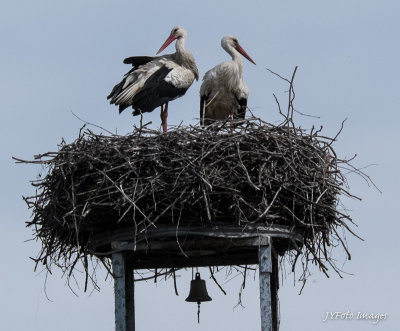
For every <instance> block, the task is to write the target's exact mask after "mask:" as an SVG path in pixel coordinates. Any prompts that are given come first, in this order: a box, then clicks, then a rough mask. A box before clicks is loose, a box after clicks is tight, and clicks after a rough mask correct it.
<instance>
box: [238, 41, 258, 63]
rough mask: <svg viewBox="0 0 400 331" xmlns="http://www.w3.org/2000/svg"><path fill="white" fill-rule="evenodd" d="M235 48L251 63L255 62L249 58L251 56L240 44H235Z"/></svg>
mask: <svg viewBox="0 0 400 331" xmlns="http://www.w3.org/2000/svg"><path fill="white" fill-rule="evenodd" d="M236 50H237V51H238V52H239V53H240V54H242V55H243V56H244V57H245V58H246V59H247V60H249V61H250V62H251V63H253V64H256V63H255V62H254V61H253V60H252V59H251V57H250V56H249V54H247V53H246V51H245V50H244V49H243V48H242V47H241V46H240V45H237V46H236Z"/></svg>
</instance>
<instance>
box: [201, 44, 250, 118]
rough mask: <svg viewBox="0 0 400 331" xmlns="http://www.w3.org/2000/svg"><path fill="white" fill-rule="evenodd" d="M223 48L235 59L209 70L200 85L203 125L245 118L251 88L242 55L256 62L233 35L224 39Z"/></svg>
mask: <svg viewBox="0 0 400 331" xmlns="http://www.w3.org/2000/svg"><path fill="white" fill-rule="evenodd" d="M221 46H222V48H223V49H224V50H225V51H227V52H228V53H229V55H230V56H232V61H226V62H222V63H220V64H218V65H217V66H215V67H214V68H212V69H211V70H209V71H207V72H206V74H205V75H204V77H203V83H202V84H201V87H200V124H201V125H209V124H211V123H212V122H213V121H216V120H224V119H227V118H229V117H239V118H244V116H245V114H246V108H247V97H248V96H249V89H248V87H247V86H246V84H245V83H244V82H243V79H242V58H241V56H240V54H242V55H243V56H244V57H245V58H246V59H247V60H249V61H250V62H251V63H254V64H255V62H254V61H253V60H252V59H251V58H250V56H249V55H248V54H247V53H246V52H245V50H244V49H243V48H242V47H241V46H240V45H239V42H238V40H237V39H236V38H235V37H233V36H225V37H223V38H222V39H221Z"/></svg>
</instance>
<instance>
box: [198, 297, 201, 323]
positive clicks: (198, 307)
mask: <svg viewBox="0 0 400 331" xmlns="http://www.w3.org/2000/svg"><path fill="white" fill-rule="evenodd" d="M200 303H201V302H200V301H197V323H198V324H200Z"/></svg>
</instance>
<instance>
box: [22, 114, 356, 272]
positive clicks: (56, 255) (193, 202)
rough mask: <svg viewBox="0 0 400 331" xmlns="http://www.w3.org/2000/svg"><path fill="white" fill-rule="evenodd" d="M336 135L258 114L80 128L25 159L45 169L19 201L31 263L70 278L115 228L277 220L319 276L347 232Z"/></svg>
mask: <svg viewBox="0 0 400 331" xmlns="http://www.w3.org/2000/svg"><path fill="white" fill-rule="evenodd" d="M335 138H336V137H335ZM335 138H327V137H324V136H322V135H321V134H320V131H318V130H311V131H307V132H306V131H304V130H302V129H300V128H296V127H294V126H293V125H290V123H289V122H285V124H284V125H277V126H275V125H272V124H269V123H266V122H264V121H262V120H260V119H257V118H251V119H248V120H244V121H241V122H228V123H224V124H218V125H215V126H213V127H212V128H211V129H210V128H208V129H204V128H201V127H198V126H187V127H178V128H175V129H173V130H171V131H169V132H168V133H166V134H161V133H160V132H158V131H152V130H148V129H146V128H145V127H141V128H136V129H135V130H134V131H133V133H132V134H129V135H126V136H120V135H102V134H96V133H94V132H92V131H90V130H88V129H86V130H85V131H81V133H80V135H79V137H78V138H77V139H76V140H75V141H74V142H73V143H70V144H67V143H65V142H64V141H63V142H62V143H61V144H60V145H59V150H58V151H57V152H49V153H45V154H42V155H39V156H37V157H36V161H24V162H33V163H40V164H42V165H45V166H46V167H47V172H46V174H45V176H44V177H43V178H42V179H40V180H38V181H35V182H33V185H34V186H36V187H37V191H36V195H35V196H33V197H29V198H26V202H27V204H28V206H29V207H30V208H32V211H33V218H32V220H31V221H30V222H28V226H29V227H31V228H33V229H34V235H35V237H36V238H37V239H39V240H40V241H41V242H42V249H41V252H40V253H39V255H38V257H37V258H36V259H35V260H36V262H37V263H43V264H44V265H45V266H46V267H47V268H49V267H50V266H51V265H52V264H55V265H57V266H59V267H61V268H62V269H63V270H64V271H67V272H68V273H69V274H70V273H71V272H72V270H73V268H74V266H75V264H76V262H77V261H78V260H79V259H82V261H83V262H84V266H85V269H86V272H87V263H88V262H87V259H88V257H91V255H92V254H93V252H91V251H90V250H89V249H88V246H87V245H88V243H89V242H90V239H91V237H92V236H93V235H95V234H99V233H102V232H105V231H111V230H115V229H118V228H121V227H123V228H125V227H126V228H130V229H134V230H135V233H140V232H141V233H143V232H144V231H146V229H149V228H151V229H154V228H155V227H157V225H160V224H184V225H197V226H205V227H206V226H209V225H216V224H222V225H234V226H237V227H242V228H243V229H244V228H246V226H247V225H254V224H264V225H277V224H278V225H285V226H290V227H292V228H293V231H294V232H296V233H301V234H302V235H303V237H304V243H303V244H304V245H303V247H302V253H303V256H304V257H305V260H306V261H307V262H308V261H313V262H316V263H317V264H318V265H319V266H320V267H321V268H322V270H323V271H324V272H325V271H326V270H327V267H326V266H325V264H324V262H325V261H328V262H329V263H330V264H331V265H332V263H331V262H332V261H331V259H330V256H329V254H330V253H329V252H330V249H329V247H330V246H331V244H332V243H333V244H334V245H335V243H339V244H342V245H343V246H344V247H345V249H346V251H347V248H346V246H345V244H344V241H343V240H342V239H341V238H340V237H339V235H338V229H339V228H344V229H348V230H349V231H350V229H349V227H348V224H349V222H351V218H350V216H349V215H348V214H347V213H344V212H342V211H341V210H340V208H339V200H338V199H339V197H340V196H341V195H345V196H351V194H350V193H349V192H348V191H347V189H346V178H345V177H344V175H343V173H342V172H341V168H342V167H343V166H348V167H350V165H349V162H348V161H346V160H341V159H338V158H337V156H336V153H335V151H334V150H333V147H332V143H333V142H334V141H335ZM347 252H348V251H347ZM299 253H300V252H299V251H298V252H297V253H296V254H297V256H296V258H295V260H297V257H298V254H299ZM334 268H335V267H334ZM335 270H336V268H335Z"/></svg>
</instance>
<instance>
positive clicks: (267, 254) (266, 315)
mask: <svg viewBox="0 0 400 331" xmlns="http://www.w3.org/2000/svg"><path fill="white" fill-rule="evenodd" d="M268 239H269V238H268ZM258 262H259V268H260V269H259V270H260V308H261V331H273V328H272V325H273V324H272V314H273V313H272V301H271V276H272V259H271V244H270V240H268V244H262V245H260V248H259V253H258Z"/></svg>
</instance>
